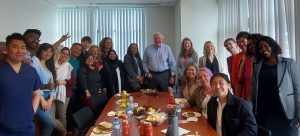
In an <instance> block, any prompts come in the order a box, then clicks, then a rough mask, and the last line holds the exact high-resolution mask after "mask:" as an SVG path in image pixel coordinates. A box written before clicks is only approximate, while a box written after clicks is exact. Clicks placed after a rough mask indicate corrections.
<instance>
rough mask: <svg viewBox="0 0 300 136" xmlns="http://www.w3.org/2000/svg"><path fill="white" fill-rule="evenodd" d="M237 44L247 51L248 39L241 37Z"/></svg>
mask: <svg viewBox="0 0 300 136" xmlns="http://www.w3.org/2000/svg"><path fill="white" fill-rule="evenodd" d="M237 45H238V46H239V48H240V49H241V50H242V51H243V52H245V51H246V48H247V39H246V38H240V39H238V40H237Z"/></svg>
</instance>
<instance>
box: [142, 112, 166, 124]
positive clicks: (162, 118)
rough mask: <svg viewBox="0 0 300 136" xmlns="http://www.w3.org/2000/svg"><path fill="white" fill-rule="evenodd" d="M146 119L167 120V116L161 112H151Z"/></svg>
mask: <svg viewBox="0 0 300 136" xmlns="http://www.w3.org/2000/svg"><path fill="white" fill-rule="evenodd" d="M145 120H146V121H149V122H163V121H164V120H166V116H162V115H159V114H151V115H149V116H147V118H146V119H145Z"/></svg>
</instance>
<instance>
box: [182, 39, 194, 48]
mask: <svg viewBox="0 0 300 136" xmlns="http://www.w3.org/2000/svg"><path fill="white" fill-rule="evenodd" d="M183 47H184V49H185V50H190V49H191V47H192V43H191V41H189V40H185V41H184V42H183Z"/></svg>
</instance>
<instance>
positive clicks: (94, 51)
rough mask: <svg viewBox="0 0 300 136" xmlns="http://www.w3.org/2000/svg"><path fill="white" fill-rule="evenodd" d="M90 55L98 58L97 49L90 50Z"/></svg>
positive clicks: (98, 52)
mask: <svg viewBox="0 0 300 136" xmlns="http://www.w3.org/2000/svg"><path fill="white" fill-rule="evenodd" d="M91 54H92V56H93V57H94V58H97V57H98V56H99V54H100V51H99V48H97V47H94V48H93V49H92V51H91Z"/></svg>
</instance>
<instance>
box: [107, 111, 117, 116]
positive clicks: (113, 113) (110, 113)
mask: <svg viewBox="0 0 300 136" xmlns="http://www.w3.org/2000/svg"><path fill="white" fill-rule="evenodd" d="M115 115H116V112H114V111H110V112H108V113H107V116H110V117H111V116H115Z"/></svg>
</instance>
